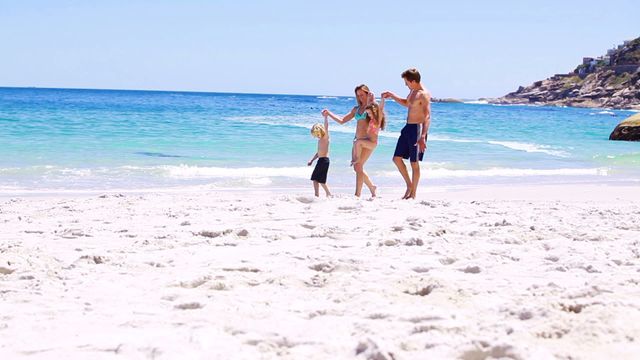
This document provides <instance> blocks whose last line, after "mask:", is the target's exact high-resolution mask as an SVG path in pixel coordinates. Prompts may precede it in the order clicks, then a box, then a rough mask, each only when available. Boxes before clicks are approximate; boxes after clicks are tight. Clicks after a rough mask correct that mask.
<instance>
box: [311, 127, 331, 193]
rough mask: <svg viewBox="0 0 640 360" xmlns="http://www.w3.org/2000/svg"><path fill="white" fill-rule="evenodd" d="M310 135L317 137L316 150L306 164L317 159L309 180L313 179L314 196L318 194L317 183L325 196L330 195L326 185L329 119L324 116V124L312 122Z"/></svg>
mask: <svg viewBox="0 0 640 360" xmlns="http://www.w3.org/2000/svg"><path fill="white" fill-rule="evenodd" d="M311 135H313V137H315V138H317V139H318V151H317V152H316V153H315V155H313V157H312V158H311V160H309V162H308V163H307V165H308V166H311V164H313V161H314V160H315V159H318V162H317V163H316V167H315V169H313V173H312V174H311V180H312V181H313V190H314V192H315V195H316V197H317V196H320V193H319V191H318V190H319V185H322V188H323V189H324V192H325V194H326V195H327V197H330V196H331V192H330V191H329V187H327V173H328V172H329V121H328V120H327V117H326V116H325V117H324V126H322V124H314V125H313V126H312V127H311Z"/></svg>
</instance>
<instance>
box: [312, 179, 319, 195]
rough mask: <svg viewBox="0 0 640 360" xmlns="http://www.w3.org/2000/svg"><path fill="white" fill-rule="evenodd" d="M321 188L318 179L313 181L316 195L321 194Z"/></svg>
mask: <svg viewBox="0 0 640 360" xmlns="http://www.w3.org/2000/svg"><path fill="white" fill-rule="evenodd" d="M319 190H320V188H319V186H318V182H317V181H315V180H314V181H313V192H314V194H315V195H316V197H318V196H320V191H319Z"/></svg>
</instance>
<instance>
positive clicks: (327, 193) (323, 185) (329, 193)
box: [320, 184, 331, 197]
mask: <svg viewBox="0 0 640 360" xmlns="http://www.w3.org/2000/svg"><path fill="white" fill-rule="evenodd" d="M320 185H322V188H323V189H324V193H325V194H326V195H327V197H331V191H329V187H328V186H327V184H320Z"/></svg>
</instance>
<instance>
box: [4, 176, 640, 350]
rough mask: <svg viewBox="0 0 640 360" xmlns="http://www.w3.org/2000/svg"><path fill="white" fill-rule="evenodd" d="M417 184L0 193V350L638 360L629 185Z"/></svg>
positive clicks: (638, 194) (639, 323)
mask: <svg viewBox="0 0 640 360" xmlns="http://www.w3.org/2000/svg"><path fill="white" fill-rule="evenodd" d="M420 190H421V191H422V192H421V193H420V194H419V196H418V199H417V200H415V201H414V200H409V201H406V200H400V199H398V198H399V195H400V193H401V191H402V189H398V190H393V191H389V190H386V191H385V189H381V190H380V197H379V198H376V199H374V200H372V201H369V200H368V199H364V198H363V199H355V198H353V197H352V196H349V195H345V193H346V192H342V194H339V195H337V196H336V197H334V198H332V199H323V198H321V199H314V198H313V197H312V196H311V194H312V190H311V188H309V189H308V190H307V191H302V190H298V191H294V192H288V193H279V192H277V191H272V192H256V191H208V192H196V191H192V190H184V191H179V192H162V193H117V192H112V193H104V194H57V195H42V194H41V195H29V196H26V195H22V196H7V195H5V196H3V197H0V225H1V227H0V358H1V359H21V358H25V359H38V358H52V359H53V358H55V359H87V358H91V359H103V358H116V357H117V358H134V359H149V358H155V359H275V358H282V359H376V360H380V359H456V358H458V359H466V360H482V359H491V358H510V359H553V358H560V359H633V358H637V354H638V353H640V187H638V186H596V185H557V186H537V187H511V188H509V187H484V188H470V189H430V188H428V187H427V186H425V187H424V188H421V189H420ZM338 193H340V191H338Z"/></svg>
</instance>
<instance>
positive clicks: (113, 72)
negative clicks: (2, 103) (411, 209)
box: [0, 0, 640, 98]
mask: <svg viewBox="0 0 640 360" xmlns="http://www.w3.org/2000/svg"><path fill="white" fill-rule="evenodd" d="M638 10H640V8H639V5H638V4H637V0H609V1H606V2H601V1H590V0H585V1H574V0H569V1H560V0H554V1H547V0H540V1H527V0H525V1H519V2H518V1H490V0H487V1H461V0H458V1H456V0H449V1H413V0H409V1H402V2H392V1H384V2H383V1H376V0H370V1H345V0H342V1H334V0H323V1H314V2H305V1H284V0H283V1H278V0H272V1H242V0H235V1H227V0H219V1H213V0H211V1H204V0H199V1H198V0H182V1H164V0H156V1H142V0H126V1H121V0H112V1H97V0H96V1H63V0H61V1H42V0H41V1H36V0H22V1H12V0H0V46H1V48H2V52H1V56H0V86H20V87H23V86H36V87H70V88H104V89H145V90H184V91H214V92H215V91H218V92H244V93H275V94H313V95H351V94H352V91H353V88H354V87H355V86H356V85H357V84H360V83H366V84H368V85H369V86H370V87H371V88H372V89H373V90H374V91H375V92H376V93H380V92H381V91H383V90H392V91H396V92H400V93H406V88H405V87H404V85H403V83H402V80H401V79H400V73H401V72H402V71H403V70H405V69H406V68H408V67H417V68H418V69H419V70H420V71H421V73H422V75H423V82H424V83H425V85H426V86H427V87H428V88H429V89H430V90H431V91H432V92H433V95H434V96H436V97H457V98H478V97H495V96H501V95H504V94H506V93H507V92H511V91H514V90H515V89H517V88H518V86H519V85H529V84H531V83H532V82H533V81H536V80H540V79H544V78H547V77H549V76H551V75H553V74H555V73H566V72H569V71H571V70H573V69H574V68H575V66H577V65H578V64H579V63H580V62H581V60H582V57H583V56H598V55H602V54H604V53H605V52H606V50H607V49H608V48H610V47H612V46H614V45H617V44H619V43H621V42H622V41H623V40H625V39H632V38H635V37H638V36H640V21H638V19H637V13H638ZM634 24H635V25H634Z"/></svg>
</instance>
